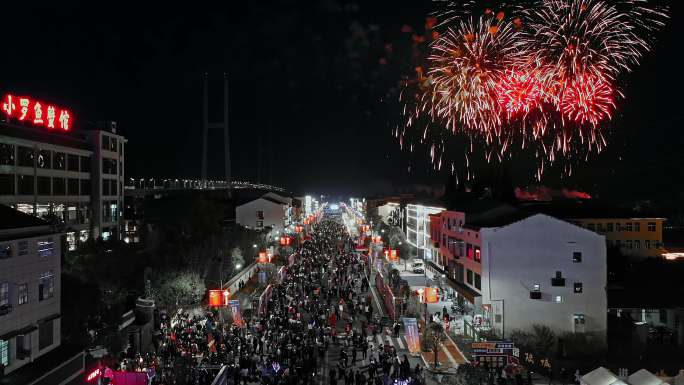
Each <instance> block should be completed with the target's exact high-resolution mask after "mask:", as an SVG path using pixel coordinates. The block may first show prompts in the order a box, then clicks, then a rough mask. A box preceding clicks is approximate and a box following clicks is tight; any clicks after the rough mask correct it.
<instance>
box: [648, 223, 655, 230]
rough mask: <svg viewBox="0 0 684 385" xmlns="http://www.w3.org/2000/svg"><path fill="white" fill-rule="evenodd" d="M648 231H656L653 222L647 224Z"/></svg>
mask: <svg viewBox="0 0 684 385" xmlns="http://www.w3.org/2000/svg"><path fill="white" fill-rule="evenodd" d="M648 231H650V232H655V231H656V223H655V222H648Z"/></svg>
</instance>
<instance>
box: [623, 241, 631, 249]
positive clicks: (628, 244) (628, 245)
mask: <svg viewBox="0 0 684 385" xmlns="http://www.w3.org/2000/svg"><path fill="white" fill-rule="evenodd" d="M625 248H627V249H631V248H632V240H631V239H629V240H626V241H625Z"/></svg>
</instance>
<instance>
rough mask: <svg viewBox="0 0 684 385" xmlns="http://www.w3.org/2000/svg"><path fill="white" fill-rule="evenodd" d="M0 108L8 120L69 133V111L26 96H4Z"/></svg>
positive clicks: (70, 120) (70, 123)
mask: <svg viewBox="0 0 684 385" xmlns="http://www.w3.org/2000/svg"><path fill="white" fill-rule="evenodd" d="M0 107H2V112H3V113H4V114H5V115H7V117H8V118H11V119H15V120H18V121H20V122H29V123H31V124H33V125H35V126H42V127H47V128H49V129H53V128H56V129H60V130H63V131H69V129H70V128H71V126H72V119H73V117H72V116H71V112H70V111H69V110H67V109H64V108H60V107H55V106H54V105H52V104H48V103H43V102H40V101H38V100H35V99H31V98H29V97H26V96H14V95H12V94H6V95H5V96H3V98H2V103H0Z"/></svg>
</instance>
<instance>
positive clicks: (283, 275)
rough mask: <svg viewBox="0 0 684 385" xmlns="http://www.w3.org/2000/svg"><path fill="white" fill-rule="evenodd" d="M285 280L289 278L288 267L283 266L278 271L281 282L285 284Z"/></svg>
mask: <svg viewBox="0 0 684 385" xmlns="http://www.w3.org/2000/svg"><path fill="white" fill-rule="evenodd" d="M285 278H287V267H285V266H282V267H281V268H280V270H278V279H279V282H280V283H283V282H284V281H285Z"/></svg>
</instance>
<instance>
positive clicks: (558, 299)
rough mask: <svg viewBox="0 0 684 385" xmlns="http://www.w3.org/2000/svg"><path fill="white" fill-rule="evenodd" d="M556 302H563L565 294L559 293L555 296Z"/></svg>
mask: <svg viewBox="0 0 684 385" xmlns="http://www.w3.org/2000/svg"><path fill="white" fill-rule="evenodd" d="M555 300H556V303H563V296H560V295H557V296H556V297H555Z"/></svg>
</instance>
